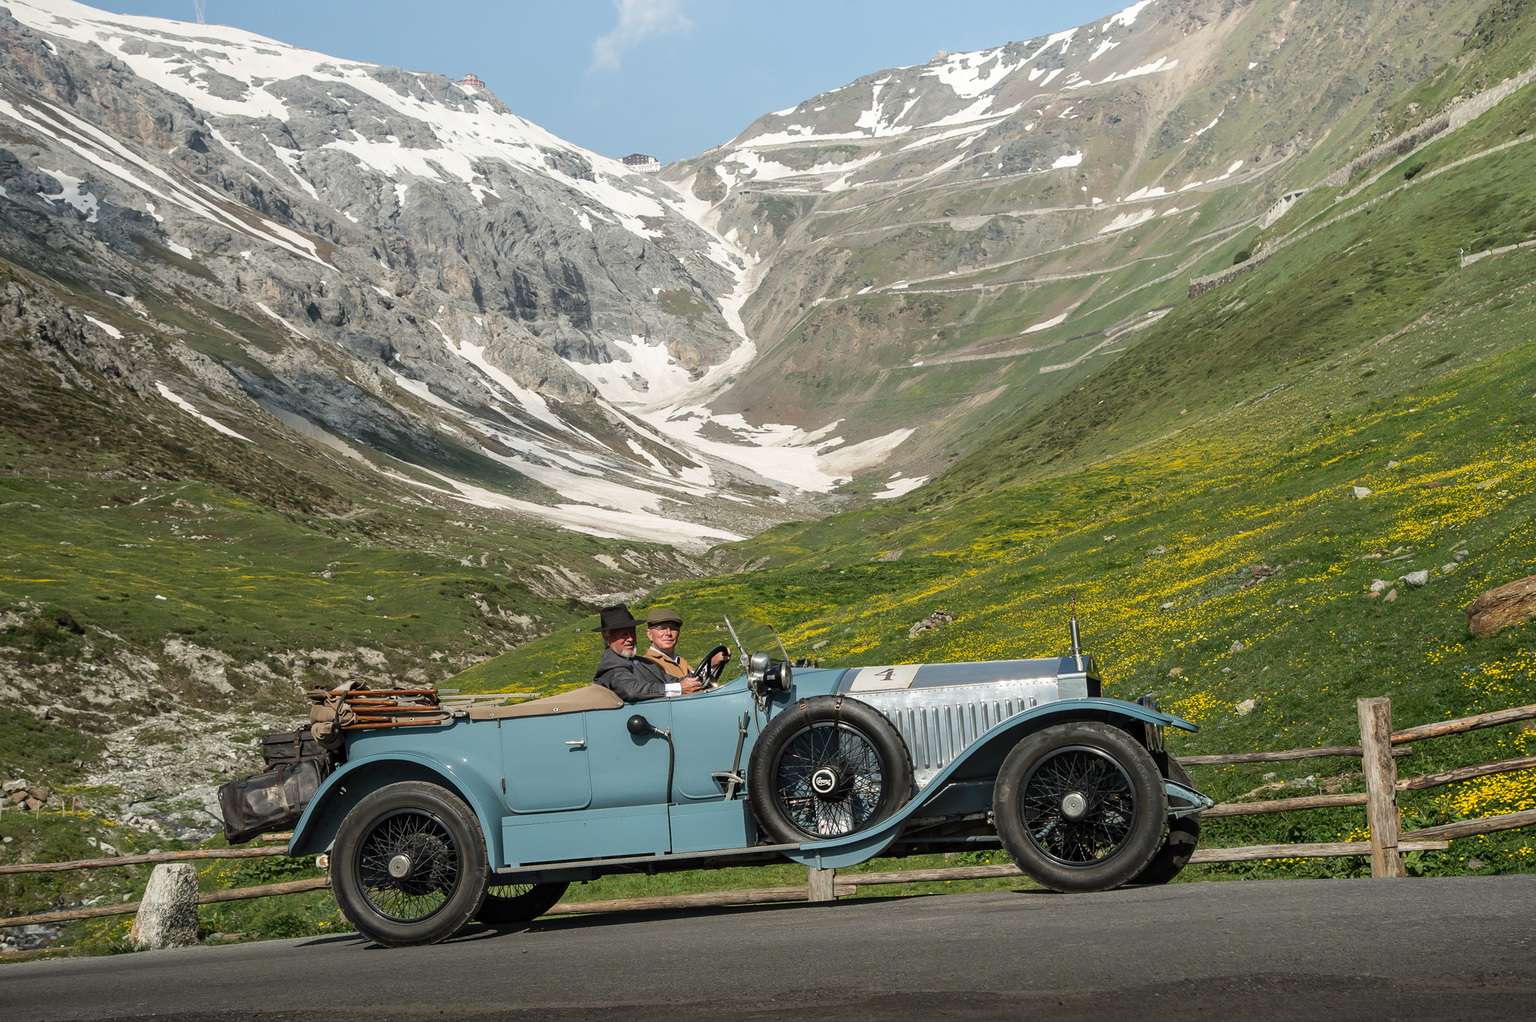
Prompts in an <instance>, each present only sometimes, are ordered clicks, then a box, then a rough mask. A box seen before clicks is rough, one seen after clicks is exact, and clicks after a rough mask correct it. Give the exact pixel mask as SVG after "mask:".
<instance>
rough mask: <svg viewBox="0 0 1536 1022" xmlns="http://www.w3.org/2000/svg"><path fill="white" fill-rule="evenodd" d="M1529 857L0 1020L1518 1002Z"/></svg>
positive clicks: (104, 987)
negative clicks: (1442, 874)
mask: <svg viewBox="0 0 1536 1022" xmlns="http://www.w3.org/2000/svg"><path fill="white" fill-rule="evenodd" d="M1533 931H1536V875H1533V876H1514V877H1487V878H1481V877H1464V878H1457V879H1442V880H1326V881H1302V880H1291V881H1276V882H1263V883H1235V882H1234V883H1202V884H1175V885H1172V886H1169V887H1161V888H1153V889H1146V890H1126V891H1116V892H1112V893H1108V894H1092V895H1060V894H1046V893H1039V892H1007V891H998V892H989V893H982V894H962V895H950V896H946V897H926V898H905V899H889V900H869V901H852V902H843V903H840V904H836V905H818V906H809V905H788V906H760V907H752V908H741V909H729V910H720V911H713V912H708V913H693V914H688V915H684V914H678V913H650V914H645V915H623V916H620V915H609V916H602V917H597V916H591V917H585V918H572V917H560V918H558V919H556V920H551V921H548V922H544V923H539V924H536V925H534V926H532V927H529V928H526V929H501V930H495V929H488V928H479V929H475V930H472V931H470V932H467V933H466V934H465V935H464V936H462V937H460V938H459V939H457V940H455V941H452V942H450V943H446V944H440V945H437V946H434V947H424V948H406V949H395V950H391V949H387V948H381V947H379V946H377V945H374V944H371V943H370V942H368V941H366V940H364V939H363V938H361V937H359V936H357V935H356V934H350V935H336V936H330V937H324V938H312V939H303V940H286V941H266V942H262V943H256V944H244V945H236V946H231V947H197V948H188V949H185V950H179V951H158V952H148V953H141V954H134V955H121V956H117V957H111V958H80V959H63V960H56V961H34V962H25V963H18V964H13V965H9V966H5V967H0V1019H3V1020H4V1022H33V1020H54V1019H77V1018H80V1019H125V1018H142V1017H146V1016H151V1015H153V1016H156V1017H157V1018H158V1019H161V1020H167V1022H234V1020H241V1022H244V1020H248V1019H260V1020H262V1022H275V1020H278V1019H281V1020H284V1022H322V1020H323V1022H353V1020H356V1022H363V1020H367V1022H385V1020H397V1022H425V1020H429V1019H473V1020H477V1022H496V1020H502V1019H507V1020H511V1019H516V1020H541V1022H542V1020H568V1019H592V1020H600V1022H618V1020H625V1022H629V1020H635V1022H649V1020H663V1019H664V1020H668V1022H687V1020H696V1019H753V1020H764V1022H767V1020H785V1022H789V1020H795V1022H814V1020H821V1019H827V1020H832V1019H836V1020H839V1022H855V1020H863V1019H888V1018H919V1019H940V1018H942V1019H965V1020H976V1019H1009V1020H1013V1019H1032V1018H1042V1019H1044V1018H1049V1019H1052V1020H1057V1019H1060V1020H1077V1019H1082V1020H1088V1019H1092V1020H1094V1022H1114V1020H1121V1019H1125V1020H1131V1019H1135V1020H1138V1022H1141V1020H1161V1019H1169V1020H1180V1022H1183V1020H1187V1019H1240V1020H1265V1019H1277V1020H1278V1019H1284V1020H1287V1022H1292V1020H1299V1019H1327V1020H1330V1022H1331V1020H1350V1019H1360V1020H1367V1019H1368V1020H1371V1022H1384V1020H1390V1019H1468V1020H1478V1022H1482V1020H1491V1019H1500V1020H1503V1019H1536V947H1533V939H1536V937H1533Z"/></svg>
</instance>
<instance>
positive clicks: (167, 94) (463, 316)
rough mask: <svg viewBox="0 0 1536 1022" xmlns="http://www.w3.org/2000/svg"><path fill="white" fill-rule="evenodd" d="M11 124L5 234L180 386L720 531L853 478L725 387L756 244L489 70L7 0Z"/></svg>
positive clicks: (365, 448)
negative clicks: (557, 126) (361, 56)
mask: <svg viewBox="0 0 1536 1022" xmlns="http://www.w3.org/2000/svg"><path fill="white" fill-rule="evenodd" d="M0 134H3V138H0V144H3V151H0V180H3V188H4V191H3V201H0V254H3V255H4V256H5V258H7V259H8V260H10V261H11V262H12V263H13V264H15V265H16V266H17V267H19V268H21V269H23V270H28V271H31V272H32V273H34V274H37V275H38V276H39V277H41V278H47V279H50V280H52V281H54V282H55V284H56V285H58V288H59V289H60V294H61V296H62V297H63V303H64V304H65V305H69V306H73V307H74V308H76V309H78V310H82V313H83V314H86V315H87V318H86V320H83V321H81V322H83V323H88V324H89V325H88V326H87V327H86V328H85V335H86V336H87V339H86V340H85V342H84V347H85V348H86V349H89V351H90V352H92V353H94V355H95V357H97V358H100V359H106V360H115V361H118V362H121V363H123V364H124V365H125V366H129V367H131V369H130V371H128V372H127V373H126V374H124V375H123V377H122V379H123V381H124V382H125V383H127V385H128V386H129V387H130V389H132V390H133V391H134V392H135V393H136V394H137V395H138V396H139V397H140V398H141V399H143V400H146V401H149V402H150V403H151V404H158V405H160V406H161V407H164V408H167V409H169V408H172V407H174V408H179V409H181V411H182V412H183V413H184V414H187V415H190V416H195V417H201V418H203V419H205V420H208V421H209V423H210V427H211V428H214V429H222V430H224V431H225V432H227V433H228V434H230V435H238V436H239V437H240V438H241V439H242V440H248V441H251V442H253V443H256V444H258V445H266V444H269V443H274V442H275V443H280V444H286V443H293V442H301V443H308V444H310V445H312V446H313V445H319V446H321V447H322V448H324V449H325V451H324V452H323V453H326V454H327V456H329V457H333V458H336V459H338V460H340V459H348V460H350V461H352V462H353V463H355V464H364V465H367V466H368V467H369V468H370V469H371V470H372V471H374V472H376V473H379V474H381V475H383V476H385V477H388V478H389V479H391V480H394V481H395V482H397V483H399V484H400V485H403V486H404V487H405V488H406V490H407V491H409V492H411V493H413V494H414V495H415V496H417V497H420V498H424V499H430V500H447V501H448V502H449V503H450V504H455V503H458V504H462V503H464V502H467V503H469V504H473V505H480V506H482V507H496V508H499V509H502V510H507V511H511V512H514V513H516V514H519V515H523V516H527V517H530V518H532V519H534V520H540V521H544V522H546V523H553V524H558V525H561V526H563V527H569V528H575V529H578V530H582V531H590V532H594V533H598V534H603V535H613V536H623V537H629V538H636V539H650V540H661V541H675V542H681V543H683V544H684V545H690V546H693V547H694V548H702V547H703V546H706V545H708V544H710V543H713V542H718V541H719V540H722V539H730V538H733V537H735V536H737V535H741V534H745V533H748V532H751V531H753V530H754V529H756V528H758V527H760V526H761V525H763V524H765V523H767V522H771V521H773V520H776V519H778V518H781V517H782V516H783V514H784V511H783V509H782V508H781V507H779V506H778V503H782V502H786V501H789V500H791V499H792V498H793V497H794V496H795V495H796V494H797V493H798V492H799V491H800V490H816V489H826V488H827V487H828V486H830V485H831V482H832V478H833V472H832V470H830V469H828V468H827V467H826V466H825V465H823V464H822V462H821V459H819V458H818V454H817V452H816V450H815V449H814V448H809V447H806V446H805V445H804V443H803V441H804V438H802V437H797V436H796V435H795V434H794V433H793V431H786V430H782V429H775V428H773V427H771V426H769V427H766V428H762V429H753V428H750V427H747V425H746V424H745V423H743V422H733V421H731V420H730V419H729V418H727V419H721V418H719V417H717V416H712V415H711V414H710V413H709V412H708V411H707V409H705V408H703V407H702V403H703V401H704V399H705V398H706V397H707V396H708V394H709V393H711V391H712V389H713V388H714V387H716V386H717V385H718V384H717V382H716V381H717V380H718V379H719V378H720V376H721V374H722V373H726V372H729V371H730V369H731V368H732V367H733V366H734V365H737V364H739V363H740V362H741V360H742V359H743V358H744V357H745V356H746V355H748V354H749V353H750V350H751V349H750V345H749V342H748V341H747V340H746V337H745V334H744V331H743V330H742V328H741V324H740V319H739V315H738V309H739V306H740V303H741V301H742V300H743V299H744V298H745V292H744V291H743V290H742V289H741V277H742V269H743V267H744V266H745V265H746V258H745V256H744V255H743V254H742V253H740V252H739V251H737V250H735V249H734V248H733V246H731V245H730V244H728V243H726V242H725V241H723V240H722V239H721V238H720V237H719V236H717V235H715V234H713V233H712V232H710V231H708V230H706V229H704V228H702V227H700V226H699V225H698V224H696V223H695V222H693V220H691V219H690V218H689V216H688V215H687V213H688V211H689V207H690V203H688V202H685V201H684V200H683V199H682V198H681V197H679V196H678V195H677V194H675V193H674V192H673V191H672V190H671V189H670V188H669V187H668V186H666V185H664V184H661V183H660V182H659V181H658V180H657V179H656V178H655V176H654V175H645V174H641V173H638V172H634V171H631V170H630V169H628V168H626V167H625V166H624V165H623V164H622V163H620V162H619V161H616V160H613V159H610V158H607V157H603V156H599V155H597V154H595V153H591V152H587V151H585V150H583V149H581V148H579V147H577V146H573V145H571V144H569V143H566V142H564V141H562V140H560V139H558V138H556V137H554V136H553V135H551V134H549V133H548V132H546V131H544V130H542V129H540V128H539V127H537V126H536V125H533V124H530V123H528V122H527V121H525V120H523V119H522V118H520V117H518V116H517V115H516V114H514V113H513V112H512V111H511V110H509V109H508V108H507V107H506V105H505V104H503V103H502V102H501V101H500V100H498V99H497V98H496V97H495V96H494V95H493V94H491V93H490V92H488V91H485V90H484V89H483V88H480V87H478V86H476V85H473V84H458V83H455V82H453V81H450V80H448V79H446V78H444V77H442V76H440V75H435V74H427V73H418V72H407V71H402V70H399V69H396V68H386V67H380V66H377V65H371V64H358V63H351V62H345V61H339V60H335V59H333V58H329V57H326V56H324V55H323V54H318V53H313V52H309V51H304V50H299V49H296V48H294V47H291V46H287V45H285V44H282V43H278V42H274V41H272V40H267V39H263V38H261V37H258V36H254V35H251V34H249V33H246V32H241V31H238V30H234V29H228V28H221V27H216V26H205V25H188V24H179V23H171V22H164V21H159V20H156V19H145V18H131V17H116V16H112V15H107V14H104V13H103V12H100V11H97V10H94V9H91V8H88V7H84V6H81V5H78V4H74V3H70V2H67V0H25V2H17V3H11V4H9V5H8V7H7V8H6V9H5V11H4V13H0ZM694 205H696V203H694ZM76 318H77V319H78V317H76ZM109 352H110V354H109ZM733 355H734V356H735V361H734V362H733V361H732V357H733ZM616 393H618V394H622V395H623V396H624V397H625V398H626V399H627V400H626V404H627V405H628V407H621V406H620V405H619V404H618V403H617V401H616V400H615V398H614V395H615V394H616ZM166 402H168V403H169V404H164V403H166ZM663 405H664V406H665V407H666V408H667V411H666V413H665V414H661V415H656V414H652V415H650V416H649V417H648V419H647V418H642V417H641V415H639V414H637V410H638V409H641V408H642V407H648V408H654V407H656V406H663ZM298 437H302V438H303V439H296V438H298ZM764 444H766V445H769V446H771V447H772V450H771V452H769V454H768V455H766V456H765V455H763V453H762V452H761V451H760V450H759V448H760V447H761V446H763V445H764ZM818 446H820V447H822V448H825V447H826V444H825V443H821V444H820V445H818ZM855 460H857V456H855ZM780 491H783V495H782V496H780ZM722 494H728V495H729V496H730V497H731V498H732V499H731V500H728V501H721V500H719V499H717V498H718V497H719V496H720V495H722ZM764 497H777V501H778V503H769V504H768V505H767V506H766V507H765V506H763V498H764ZM706 520H709V521H711V522H713V523H715V524H706Z"/></svg>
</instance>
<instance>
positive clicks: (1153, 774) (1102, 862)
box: [993, 722, 1168, 891]
mask: <svg viewBox="0 0 1536 1022" xmlns="http://www.w3.org/2000/svg"><path fill="white" fill-rule="evenodd" d="M1167 815H1168V801H1167V796H1166V795H1165V794H1164V792H1163V786H1162V777H1161V775H1159V774H1158V771H1157V764H1156V763H1154V762H1153V760H1152V757H1151V755H1150V754H1149V753H1148V752H1147V750H1146V749H1144V748H1143V747H1142V746H1141V745H1140V744H1138V743H1137V742H1136V741H1135V740H1134V739H1132V738H1131V737H1130V736H1129V735H1127V734H1126V733H1125V732H1124V731H1122V730H1120V729H1119V728H1116V727H1112V726H1110V725H1107V724H1096V723H1087V722H1081V723H1071V724H1059V725H1057V726H1055V727H1051V728H1047V729H1045V730H1044V731H1039V732H1036V733H1035V734H1032V735H1029V736H1028V737H1026V738H1024V739H1023V740H1022V741H1020V742H1019V744H1018V745H1016V746H1015V747H1014V749H1013V751H1012V752H1010V753H1009V754H1008V758H1007V759H1006V760H1004V762H1003V766H1002V769H1000V770H999V771H998V776H997V785H996V788H995V789H994V791H993V816H994V819H995V820H996V823H997V832H998V837H999V838H1001V839H1002V842H1003V847H1004V848H1006V849H1007V850H1008V854H1009V855H1011V856H1012V857H1013V860H1014V862H1016V863H1017V864H1018V866H1019V868H1020V869H1022V870H1023V871H1024V872H1025V873H1027V874H1029V875H1030V876H1031V877H1033V878H1034V879H1036V880H1038V881H1040V882H1041V883H1042V884H1045V885H1046V886H1047V887H1051V888H1054V889H1055V890H1058V891H1102V890H1108V889H1110V888H1113V887H1119V886H1120V885H1121V884H1124V883H1128V882H1129V881H1131V880H1132V879H1134V878H1135V877H1137V876H1138V875H1139V874H1140V873H1141V872H1142V871H1143V870H1145V869H1146V867H1147V866H1148V864H1149V863H1150V862H1151V861H1152V859H1153V857H1154V856H1155V855H1156V854H1157V852H1158V850H1159V848H1160V847H1161V845H1162V843H1163V835H1164V832H1165V822H1166V819H1167Z"/></svg>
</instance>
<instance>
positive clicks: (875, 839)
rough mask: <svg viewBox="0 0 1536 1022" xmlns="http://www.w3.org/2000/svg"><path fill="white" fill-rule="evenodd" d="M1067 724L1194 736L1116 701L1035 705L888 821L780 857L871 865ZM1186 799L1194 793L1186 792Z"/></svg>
mask: <svg viewBox="0 0 1536 1022" xmlns="http://www.w3.org/2000/svg"><path fill="white" fill-rule="evenodd" d="M1073 721H1094V722H1097V723H1101V724H1111V725H1113V726H1115V727H1118V728H1121V729H1123V730H1125V731H1126V732H1128V733H1129V734H1130V735H1131V737H1132V738H1135V739H1136V740H1137V741H1138V742H1141V743H1143V744H1145V743H1146V740H1147V731H1148V729H1147V728H1146V727H1143V726H1142V725H1145V724H1151V725H1161V726H1163V727H1176V728H1179V729H1181V730H1184V731H1199V730H1200V728H1199V727H1198V726H1197V725H1195V724H1192V723H1190V722H1189V721H1187V720H1183V719H1181V718H1179V717H1175V716H1173V715H1172V714H1168V713H1162V712H1160V711H1158V710H1152V709H1149V708H1147V707H1145V706H1139V705H1137V704H1136V703H1128V702H1124V701H1122V700H1119V699H1102V698H1088V699H1059V700H1056V701H1054V702H1049V703H1041V704H1040V705H1039V706H1036V707H1034V708H1033V709H1029V710H1025V711H1024V712H1023V713H1016V714H1014V715H1013V716H1012V717H1009V718H1008V719H1007V720H1004V721H1001V722H999V723H998V724H997V725H996V726H995V727H993V728H992V729H991V730H989V731H986V732H984V733H983V734H982V735H981V736H980V737H978V738H977V739H976V741H974V742H972V743H971V745H970V747H969V748H967V749H966V750H965V751H964V752H962V753H961V754H960V755H958V756H956V757H955V759H954V760H953V762H951V763H950V764H949V765H948V766H946V767H945V768H944V769H943V770H941V771H939V773H938V774H937V775H935V777H934V778H933V780H932V781H929V782H928V784H927V785H926V786H925V787H924V788H923V790H922V791H920V792H918V794H917V797H916V798H914V799H912V800H911V801H910V802H908V803H907V804H906V805H905V806H903V807H902V808H901V809H899V810H897V812H896V814H895V815H894V816H891V817H890V818H888V819H886V820H883V821H881V823H880V824H879V825H878V826H876V827H872V828H870V829H868V830H861V831H859V832H857V833H855V834H850V835H848V836H847V837H842V838H833V839H830V840H826V841H807V842H805V843H804V844H802V845H800V847H799V849H798V850H796V851H793V852H785V853H784V855H785V856H787V857H788V858H791V859H794V860H795V861H797V862H804V863H805V864H806V865H809V866H818V867H821V868H823V869H843V868H846V867H848V866H854V865H857V864H858V863H861V862H864V861H866V860H868V859H872V858H874V857H875V856H876V855H879V854H880V853H881V852H883V851H885V850H886V849H887V848H889V847H890V845H891V844H892V842H894V841H895V840H896V839H897V838H898V837H900V836H901V832H902V830H903V828H904V826H905V824H906V822H907V821H908V820H909V819H911V818H913V817H915V816H922V815H923V813H922V810H923V809H924V808H925V807H926V806H928V805H930V804H932V803H933V802H934V801H936V800H937V798H938V797H939V796H940V795H941V794H942V793H943V792H944V790H945V789H946V788H947V787H948V786H950V785H951V784H964V783H974V782H976V781H993V780H995V779H996V777H997V771H998V769H999V768H1000V767H1001V766H1002V765H1003V760H1004V759H1005V758H1007V756H1008V753H1009V752H1010V751H1012V749H1013V747H1014V746H1015V745H1017V744H1019V742H1020V741H1022V740H1023V739H1024V738H1025V737H1026V736H1028V735H1031V734H1033V733H1035V732H1036V731H1040V730H1043V729H1044V728H1048V727H1051V726H1053V725H1056V724H1065V723H1069V722H1073ZM1191 794H1198V793H1195V792H1191ZM1202 797H1203V796H1202Z"/></svg>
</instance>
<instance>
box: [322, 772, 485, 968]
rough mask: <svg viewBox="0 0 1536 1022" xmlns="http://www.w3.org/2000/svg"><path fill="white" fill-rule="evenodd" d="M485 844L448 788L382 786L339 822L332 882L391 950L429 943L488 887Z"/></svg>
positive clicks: (471, 910)
mask: <svg viewBox="0 0 1536 1022" xmlns="http://www.w3.org/2000/svg"><path fill="white" fill-rule="evenodd" d="M486 875H487V868H486V855H485V841H484V840H483V839H482V838H481V836H480V824H479V822H478V821H477V820H476V819H475V816H474V814H473V813H472V812H471V811H470V809H469V807H468V806H466V805H465V804H464V803H463V801H461V800H460V799H459V798H458V797H457V796H455V795H454V794H453V793H452V792H450V791H448V790H447V789H445V788H442V787H440V786H438V785H436V784H428V783H426V782H424V781H401V782H399V783H397V784H390V785H386V786H385V787H383V788H380V789H379V790H378V791H375V792H373V793H372V794H370V795H368V796H366V797H365V798H363V800H362V801H360V802H359V803H358V804H357V806H356V807H354V808H353V810H352V811H351V812H350V813H348V814H347V817H346V819H345V820H343V821H342V823H341V827H340V829H339V830H338V831H337V832H336V843H335V846H334V847H333V848H332V850H331V887H332V889H333V891H334V893H335V895H336V902H337V904H338V905H339V906H340V907H341V911H342V913H343V914H344V915H345V916H346V917H347V919H348V920H349V921H350V922H351V923H352V925H353V926H356V927H357V929H358V931H359V932H360V933H362V934H363V935H364V936H366V937H369V938H371V939H373V940H376V941H378V942H379V943H380V944H385V945H388V946H390V947H404V946H407V945H411V944H435V943H436V942H438V941H440V940H445V939H447V938H448V937H451V936H453V935H454V934H455V933H457V932H459V930H460V929H462V928H463V927H464V925H465V924H466V923H468V922H469V921H470V919H472V918H473V917H474V915H475V911H476V910H477V909H478V908H479V907H480V901H481V899H482V898H483V897H484V896H485V886H486Z"/></svg>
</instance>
